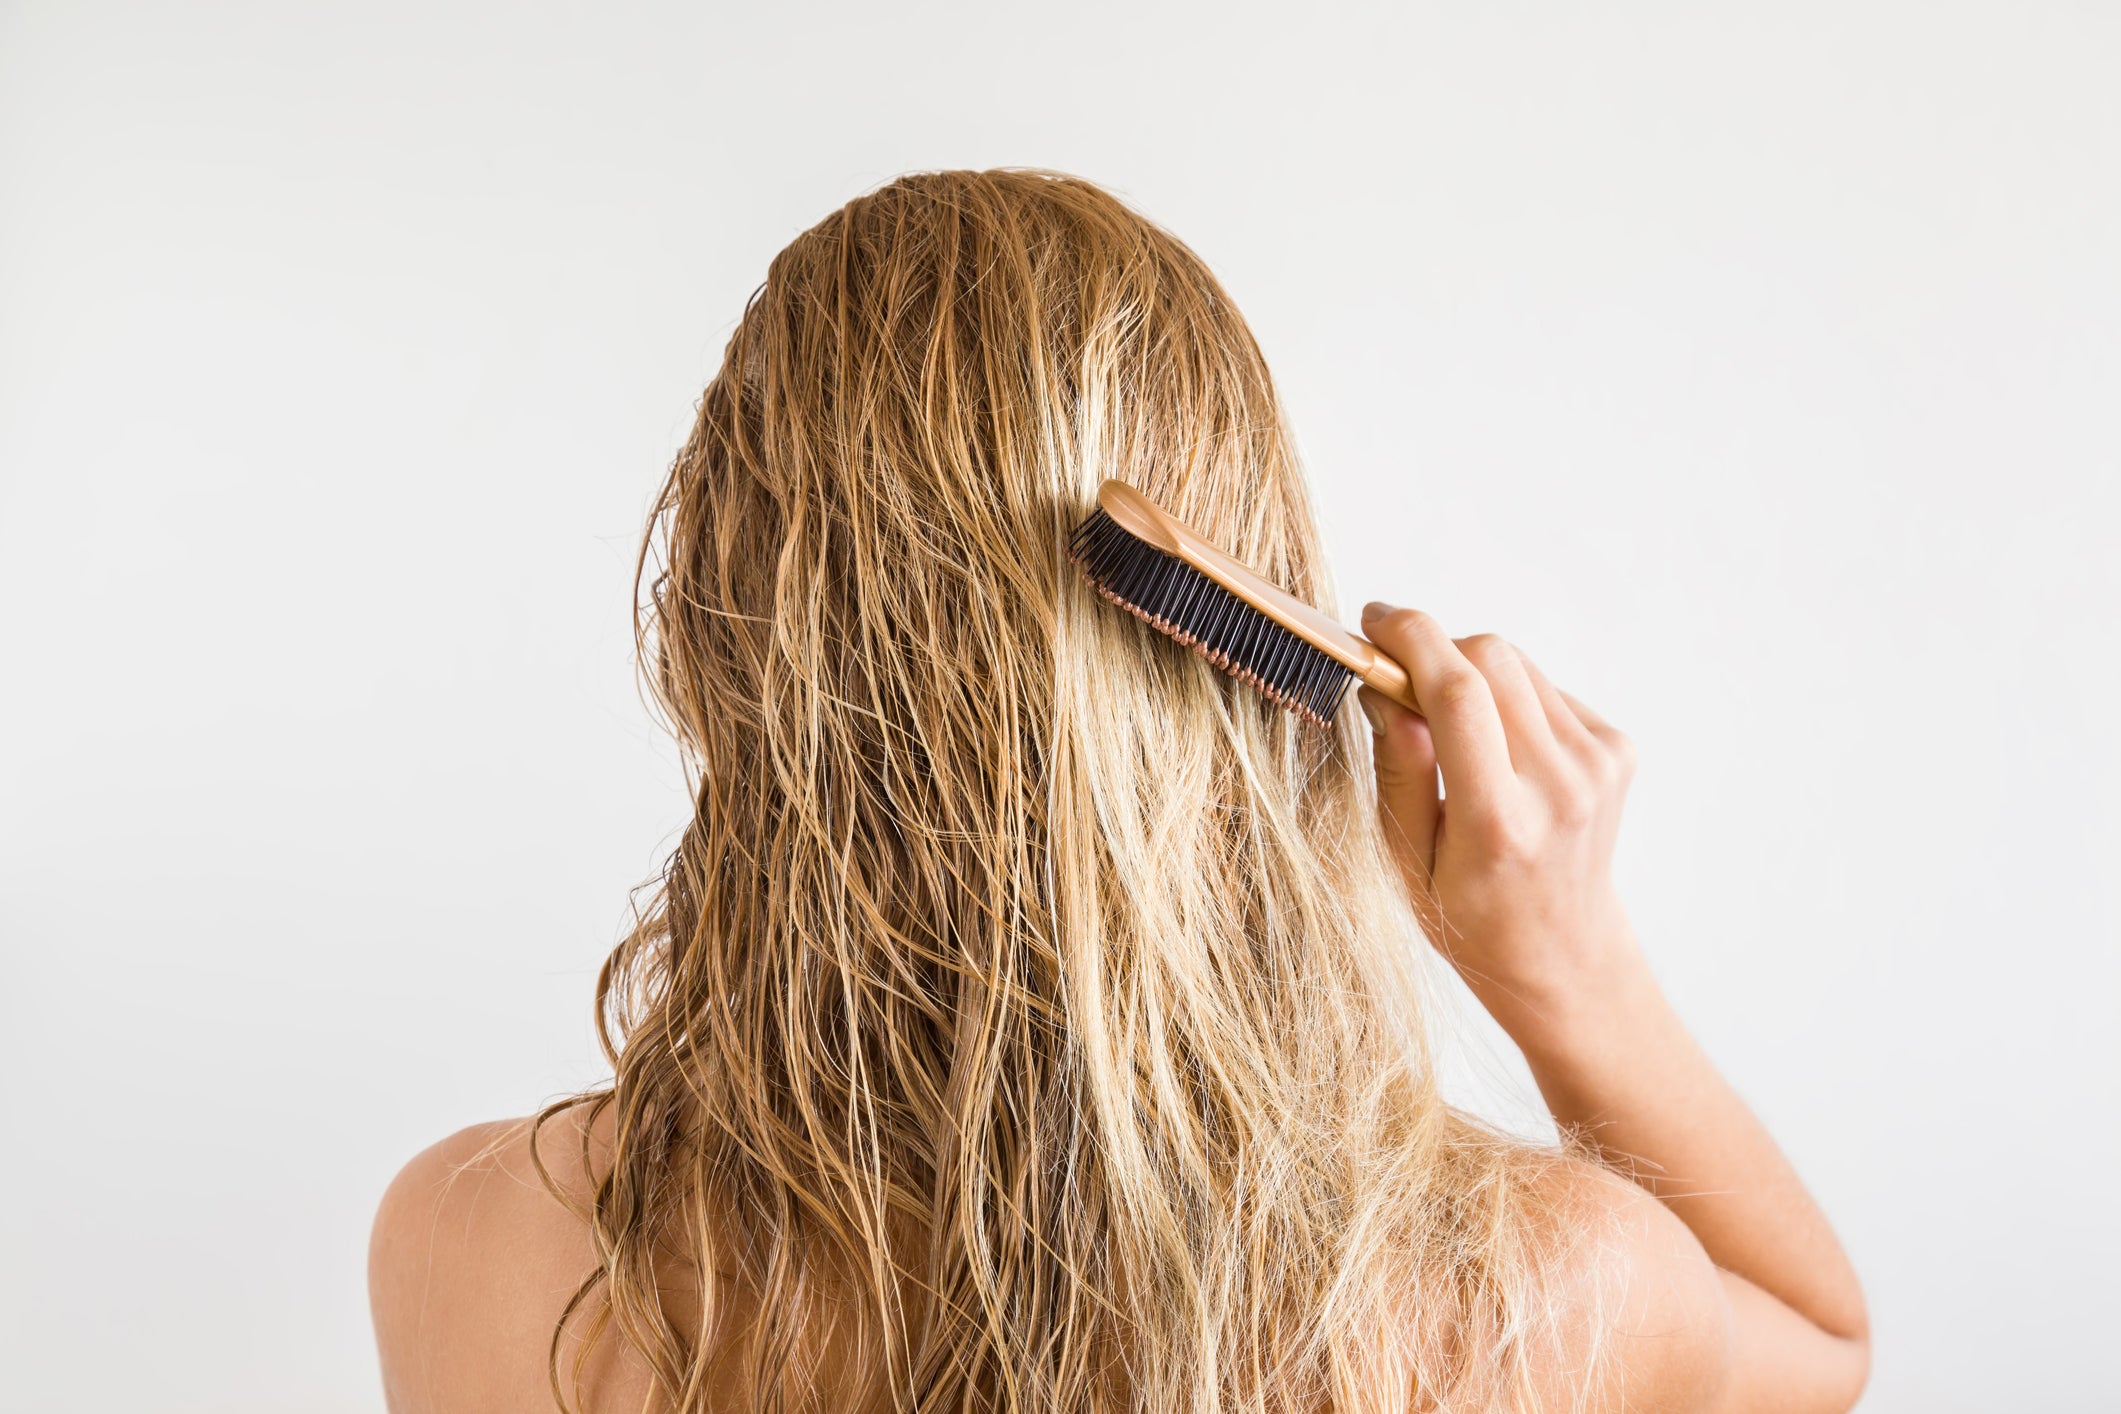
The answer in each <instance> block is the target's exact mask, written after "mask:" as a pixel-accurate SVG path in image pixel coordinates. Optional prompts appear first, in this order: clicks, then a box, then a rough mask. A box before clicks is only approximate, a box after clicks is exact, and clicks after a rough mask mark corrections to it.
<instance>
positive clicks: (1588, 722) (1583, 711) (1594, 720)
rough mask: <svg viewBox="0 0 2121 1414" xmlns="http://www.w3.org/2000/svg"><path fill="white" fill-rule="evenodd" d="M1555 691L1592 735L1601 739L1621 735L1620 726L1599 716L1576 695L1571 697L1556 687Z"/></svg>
mask: <svg viewBox="0 0 2121 1414" xmlns="http://www.w3.org/2000/svg"><path fill="white" fill-rule="evenodd" d="M1555 691H1556V692H1557V693H1559V694H1560V697H1561V700H1562V701H1563V702H1565V703H1567V704H1568V708H1569V712H1570V714H1571V715H1573V716H1574V717H1575V718H1576V720H1577V721H1579V722H1581V723H1583V727H1584V730H1585V731H1588V732H1589V733H1590V734H1591V735H1592V736H1595V737H1598V738H1599V739H1600V740H1603V739H1605V738H1606V737H1609V736H1617V735H1619V730H1620V729H1619V728H1617V727H1615V726H1614V725H1613V724H1612V723H1611V722H1608V721H1607V720H1606V719H1605V718H1603V717H1601V716H1599V715H1598V714H1597V713H1596V712H1594V711H1592V710H1591V709H1590V708H1589V707H1587V706H1585V705H1584V704H1583V703H1582V702H1580V701H1578V700H1577V699H1576V698H1574V697H1571V696H1570V695H1569V694H1568V693H1566V692H1562V691H1561V689H1559V688H1556V689H1555Z"/></svg>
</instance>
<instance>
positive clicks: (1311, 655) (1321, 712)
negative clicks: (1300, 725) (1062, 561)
mask: <svg viewBox="0 0 2121 1414" xmlns="http://www.w3.org/2000/svg"><path fill="white" fill-rule="evenodd" d="M1068 558H1069V559H1070V560H1073V561H1074V562H1075V563H1076V564H1077V565H1079V566H1081V568H1082V571H1083V574H1084V575H1085V576H1086V577H1087V578H1088V579H1089V581H1090V583H1091V585H1092V587H1094V588H1095V589H1096V590H1097V592H1098V593H1099V594H1100V595H1102V596H1104V597H1105V598H1106V599H1109V600H1111V601H1112V602H1113V603H1115V604H1117V605H1119V606H1120V607H1121V608H1122V609H1125V610H1126V611H1127V612H1128V613H1130V614H1133V615H1134V616H1135V617H1136V618H1138V619H1141V620H1142V621H1143V622H1145V623H1147V624H1148V625H1149V626H1150V627H1152V628H1154V629H1156V630H1158V631H1159V632H1161V633H1165V634H1168V635H1170V636H1171V637H1172V638H1175V639H1177V640H1178V641H1179V642H1180V643H1183V644H1184V645H1185V646H1186V647H1188V648H1190V649H1192V650H1193V651H1194V652H1196V653H1198V654H1200V656H1201V657H1203V658H1206V659H1207V660H1208V661H1209V662H1210V663H1213V664H1214V665H1215V666H1216V667H1218V668H1221V669H1222V670H1223V671H1224V672H1226V673H1228V674H1230V675H1231V676H1232V677H1234V678H1237V679H1239V680H1241V681H1243V682H1248V683H1250V684H1252V686H1254V687H1256V688H1258V689H1259V690H1260V691H1261V692H1263V693H1265V694H1266V695H1267V697H1268V698H1269V699H1270V700H1272V701H1274V702H1278V703H1280V704H1281V705H1282V706H1284V707H1286V708H1288V709H1289V710H1290V711H1291V712H1294V713H1295V714H1296V715H1297V716H1299V717H1301V718H1303V719H1304V720H1305V721H1307V722H1312V723H1314V724H1316V725H1318V726H1325V725H1326V724H1327V722H1328V721H1329V720H1330V718H1331V717H1332V715H1333V712H1334V710H1335V709H1336V708H1338V707H1339V705H1340V699H1341V696H1342V695H1343V694H1344V693H1346V692H1347V690H1348V684H1349V683H1351V682H1353V681H1354V680H1355V674H1354V673H1352V672H1350V671H1349V670H1348V668H1347V667H1346V665H1344V664H1343V663H1341V662H1339V661H1338V660H1337V659H1335V658H1333V657H1332V656H1331V655H1330V654H1327V653H1324V652H1322V651H1320V650H1319V649H1318V648H1316V647H1314V646H1312V645H1311V644H1310V643H1307V642H1306V641H1304V640H1303V639H1301V638H1299V637H1297V636H1296V635H1295V634H1293V633H1291V632H1289V630H1287V629H1285V628H1283V627H1282V626H1281V625H1280V624H1278V623H1276V622H1274V620H1272V619H1270V618H1268V617H1267V616H1266V615H1265V614H1262V613H1261V612H1260V611H1259V610H1257V609H1255V608H1253V607H1252V606H1251V605H1250V604H1247V603H1246V602H1245V601H1244V600H1242V599H1240V598H1238V597H1237V596H1236V595H1235V594H1232V593H1231V592H1230V591H1229V590H1227V589H1225V588H1223V587H1222V586H1221V585H1220V584H1217V583H1216V582H1215V581H1214V580H1212V579H1210V578H1208V577H1207V576H1206V575H1204V574H1202V573H1201V572H1200V571H1199V570H1197V569H1195V568H1193V566H1191V565H1189V564H1187V563H1186V562H1185V561H1184V560H1181V559H1179V558H1177V557H1176V556H1174V555H1167V554H1165V553H1164V552H1163V551H1161V550H1159V549H1157V548H1156V547H1155V546H1154V545H1151V544H1149V543H1148V542H1147V541H1145V540H1142V539H1141V538H1139V537H1138V536H1135V535H1132V534H1130V533H1129V532H1127V531H1126V530H1124V529H1122V528H1121V527H1120V524H1119V522H1117V521H1115V520H1113V519H1112V517H1111V516H1109V515H1106V514H1105V513H1104V512H1103V511H1102V510H1100V511H1098V512H1097V513H1096V514H1095V515H1092V516H1091V517H1090V519H1088V520H1086V521H1084V522H1083V523H1082V525H1081V526H1080V527H1078V528H1077V530H1076V532H1075V534H1074V535H1073V536H1072V537H1071V538H1070V539H1069V541H1068Z"/></svg>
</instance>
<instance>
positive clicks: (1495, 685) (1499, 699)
mask: <svg viewBox="0 0 2121 1414" xmlns="http://www.w3.org/2000/svg"><path fill="white" fill-rule="evenodd" d="M1451 641H1452V642H1453V643H1455V644H1457V645H1458V651H1459V652H1461V653H1463V654H1465V655H1466V661H1467V662H1469V663H1471V664H1472V665H1473V666H1474V667H1476V668H1478V669H1480V675H1481V676H1482V677H1484V678H1486V679H1487V680H1488V691H1489V692H1491V693H1493V694H1494V696H1495V711H1496V714H1497V715H1499V716H1500V717H1501V718H1502V729H1503V733H1504V735H1505V737H1506V738H1507V739H1508V741H1509V744H1510V762H1511V764H1512V765H1514V766H1515V767H1516V768H1517V769H1518V770H1519V771H1525V770H1529V769H1530V768H1532V767H1533V766H1535V765H1537V764H1538V763H1539V762H1540V761H1541V760H1542V759H1544V758H1545V757H1546V756H1548V755H1549V754H1550V753H1551V752H1552V750H1553V747H1554V728H1553V727H1552V726H1550V725H1549V724H1548V722H1547V709H1546V707H1545V706H1544V705H1543V704H1542V703H1541V702H1540V700H1539V690H1538V689H1537V688H1535V687H1534V686H1533V685H1532V678H1531V675H1530V674H1529V673H1527V672H1526V671H1525V666H1524V656H1523V655H1522V654H1520V653H1519V652H1518V651H1517V650H1516V649H1515V648H1514V647H1512V646H1511V645H1510V644H1508V643H1506V642H1504V641H1503V640H1502V639H1500V638H1498V637H1496V636H1495V635H1494V634H1492V633H1476V634H1474V635H1472V636H1471V637H1470V638H1454V639H1452V640H1451Z"/></svg>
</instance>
